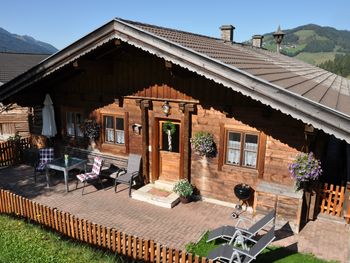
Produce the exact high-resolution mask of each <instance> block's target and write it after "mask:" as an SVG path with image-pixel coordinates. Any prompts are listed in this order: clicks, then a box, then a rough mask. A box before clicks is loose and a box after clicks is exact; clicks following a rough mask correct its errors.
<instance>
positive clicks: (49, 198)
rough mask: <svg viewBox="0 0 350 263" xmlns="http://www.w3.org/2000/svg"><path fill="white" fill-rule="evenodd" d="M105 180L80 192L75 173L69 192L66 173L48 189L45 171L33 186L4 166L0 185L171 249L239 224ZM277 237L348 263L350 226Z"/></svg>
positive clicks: (310, 227) (226, 213) (199, 206)
mask: <svg viewBox="0 0 350 263" xmlns="http://www.w3.org/2000/svg"><path fill="white" fill-rule="evenodd" d="M104 184H105V188H104V189H98V188H96V187H95V186H94V185H89V186H87V187H86V190H85V192H86V194H84V195H82V194H81V189H77V190H76V189H75V178H74V176H71V177H70V180H69V187H70V191H69V192H68V193H66V192H65V188H64V179H63V175H62V174H59V173H58V174H56V175H53V176H52V183H51V187H50V188H49V189H48V188H47V187H46V181H45V176H44V175H43V176H38V182H37V184H34V177H33V168H31V167H30V166H26V165H20V166H17V167H12V168H5V169H1V170H0V187H1V188H4V189H8V190H10V191H12V192H14V193H16V194H18V195H21V196H24V197H27V198H29V199H32V200H34V201H36V202H38V203H41V204H44V205H47V206H50V207H56V208H58V209H60V210H62V211H66V212H69V213H71V214H73V215H75V216H77V217H79V218H84V219H87V220H89V221H92V222H95V223H98V224H101V225H105V226H107V227H114V228H116V229H119V230H121V231H123V232H125V233H128V234H130V235H133V236H138V237H142V238H145V239H150V240H154V241H155V242H159V243H161V244H163V245H166V246H168V247H171V248H176V249H184V247H185V245H186V244H187V243H189V242H196V241H197V240H198V239H199V238H200V237H201V235H202V234H203V233H204V232H205V231H206V230H208V229H213V228H215V227H218V226H220V225H225V224H229V225H232V224H235V223H236V221H235V220H233V219H232V218H231V216H230V215H231V213H232V211H233V209H232V208H230V207H224V206H221V205H216V204H211V203H207V202H202V201H199V202H192V203H189V204H186V205H184V204H180V205H177V206H176V207H174V208H173V209H167V208H161V207H158V206H154V205H151V204H148V203H144V202H140V201H137V200H134V199H131V198H129V197H128V191H127V188H125V190H123V191H120V192H118V193H115V192H114V188H113V187H111V186H112V185H111V183H109V184H107V183H106V182H104ZM121 188H122V187H121ZM247 216H249V214H248V215H247ZM320 230H322V231H320ZM276 235H277V241H276V242H274V245H276V246H284V247H290V248H291V250H292V251H302V252H309V253H313V254H315V255H317V256H318V257H321V258H325V259H335V260H339V261H341V262H347V256H348V251H349V250H348V243H349V242H348V239H349V230H348V229H347V228H346V227H345V226H344V225H343V224H339V223H336V222H330V221H324V220H316V221H314V222H310V223H309V224H307V225H306V227H305V228H304V229H303V230H302V231H301V232H300V233H299V234H298V235H291V234H290V233H288V231H284V230H283V229H278V230H277V231H276ZM291 253H293V252H291Z"/></svg>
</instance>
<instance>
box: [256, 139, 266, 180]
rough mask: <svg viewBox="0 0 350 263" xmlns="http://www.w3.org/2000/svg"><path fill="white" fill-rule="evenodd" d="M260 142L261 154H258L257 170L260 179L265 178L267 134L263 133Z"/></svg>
mask: <svg viewBox="0 0 350 263" xmlns="http://www.w3.org/2000/svg"><path fill="white" fill-rule="evenodd" d="M259 137H260V140H259V150H258V151H259V152H258V163H257V168H258V172H259V176H258V177H259V178H263V177H264V167H265V153H266V134H265V133H263V132H261V133H260V136H259Z"/></svg>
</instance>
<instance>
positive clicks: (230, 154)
mask: <svg viewBox="0 0 350 263" xmlns="http://www.w3.org/2000/svg"><path fill="white" fill-rule="evenodd" d="M240 155H241V151H240V150H235V149H228V151H227V160H226V162H227V163H229V164H239V160H240Z"/></svg>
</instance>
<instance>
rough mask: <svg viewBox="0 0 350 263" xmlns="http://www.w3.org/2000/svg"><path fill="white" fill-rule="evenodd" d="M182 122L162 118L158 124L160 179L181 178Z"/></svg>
mask: <svg viewBox="0 0 350 263" xmlns="http://www.w3.org/2000/svg"><path fill="white" fill-rule="evenodd" d="M180 131H181V124H180V122H178V121H174V120H160V121H159V126H158V134H159V136H158V151H159V153H158V158H159V162H158V163H159V179H160V180H167V181H178V180H179V178H180V140H181V136H180V134H181V132H180Z"/></svg>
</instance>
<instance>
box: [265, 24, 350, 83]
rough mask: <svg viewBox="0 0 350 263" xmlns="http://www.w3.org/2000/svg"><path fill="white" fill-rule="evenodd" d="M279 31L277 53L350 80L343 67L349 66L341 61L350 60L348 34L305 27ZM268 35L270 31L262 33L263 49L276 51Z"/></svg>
mask: <svg viewBox="0 0 350 263" xmlns="http://www.w3.org/2000/svg"><path fill="white" fill-rule="evenodd" d="M283 32H284V33H285V36H284V38H283V41H282V44H281V53H283V54H285V55H288V56H291V57H296V58H298V59H300V60H303V61H305V62H307V63H310V64H313V65H317V66H320V67H322V68H324V69H326V70H329V71H332V72H334V73H336V74H339V75H342V76H344V77H350V76H349V75H347V74H348V72H349V70H347V69H346V68H344V67H346V66H347V65H349V63H348V62H344V61H348V60H349V57H350V56H349V54H350V31H348V30H337V29H335V28H332V27H326V26H325V27H323V26H319V25H315V24H309V25H303V26H299V27H296V28H293V29H287V30H283ZM272 34H273V32H271V33H267V34H264V45H263V47H264V48H266V49H269V50H271V51H276V44H275V41H274V39H273V35H272ZM340 61H341V63H339V62H340Z"/></svg>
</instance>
